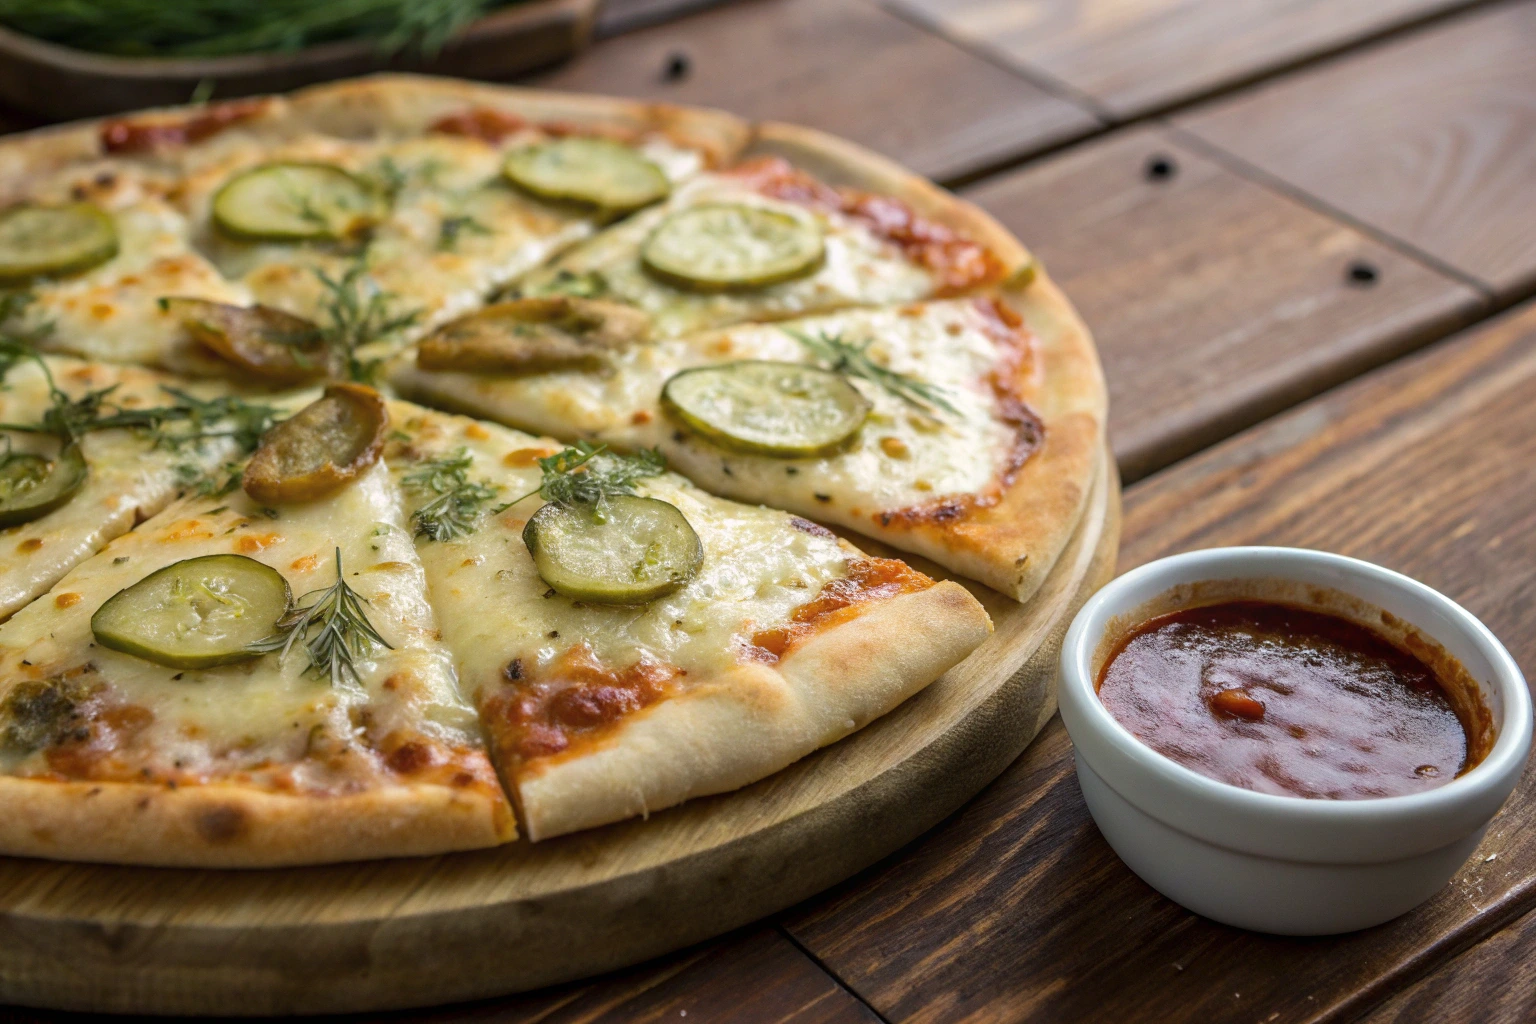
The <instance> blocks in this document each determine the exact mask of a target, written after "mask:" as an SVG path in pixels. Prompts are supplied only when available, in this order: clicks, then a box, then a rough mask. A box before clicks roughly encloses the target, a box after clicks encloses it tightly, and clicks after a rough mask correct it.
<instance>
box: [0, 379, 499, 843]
mask: <svg viewBox="0 0 1536 1024" xmlns="http://www.w3.org/2000/svg"><path fill="white" fill-rule="evenodd" d="M386 426H387V421H386V419H385V413H384V405H383V402H382V400H380V399H379V398H378V397H377V395H373V394H372V393H368V392H365V390H364V389H355V390H353V389H340V390H338V389H332V390H330V391H328V392H327V394H326V395H325V397H323V398H321V399H319V400H318V401H316V402H315V403H313V404H312V405H310V406H307V407H306V408H305V409H303V410H301V411H300V412H299V413H297V414H296V415H295V416H294V417H293V418H292V419H290V420H289V421H287V424H285V425H284V426H280V427H278V428H277V429H275V430H274V431H272V432H270V433H269V434H268V436H267V439H266V440H264V442H263V444H262V447H261V448H260V449H258V450H257V453H256V454H255V456H253V457H252V459H251V462H250V465H249V466H248V467H247V471H246V474H245V479H244V487H245V490H243V491H236V492H234V493H232V494H229V495H227V496H223V497H201V498H189V499H184V500H182V501H180V502H178V503H176V504H174V505H172V506H171V507H169V508H167V509H165V510H164V511H162V512H161V513H160V514H158V515H156V516H155V517H153V518H151V519H150V520H149V521H148V522H146V523H144V524H143V525H142V526H140V527H139V528H138V529H136V530H134V531H132V532H131V533H128V534H126V535H124V536H122V537H119V538H118V539H117V540H116V541H114V542H113V543H112V544H111V545H109V546H108V547H107V548H106V549H105V550H103V551H102V552H100V553H99V554H97V555H95V556H94V557H92V558H90V559H88V560H86V561H85V562H83V563H81V564H80V565H78V566H76V567H75V568H74V569H73V570H72V571H71V572H70V573H69V574H68V575H67V576H65V577H64V579H62V580H61V581H59V583H58V584H57V585H56V586H55V587H54V588H53V589H52V590H51V591H50V592H49V593H48V594H47V595H45V596H44V597H42V598H41V599H39V600H38V601H36V602H35V603H33V604H31V605H29V606H28V607H26V608H24V609H22V610H21V611H20V612H18V613H17V614H16V615H15V616H13V617H12V618H11V619H10V621H9V622H7V623H5V624H4V625H3V626H0V680H3V682H0V808H3V809H4V813H3V814H0V849H3V850H4V852H6V853H7V854H16V855H25V856H40V857H59V858H63V859H69V860H99V861H110V862H117V863H135V864H153V865H168V866H200V867H262V866H270V865H284V864H301V863H321V862H331V861H343V860H354V859H366V858H377V857H392V856H402V855H416V854H429V853H436V852H441V851H446V850H458V849H469V848H475V847H483V846H490V845H494V844H497V843H500V842H504V841H506V840H508V839H510V838H512V837H513V836H514V834H515V826H514V822H513V819H512V815H511V811H510V808H509V806H508V804H507V802H506V798H505V796H504V795H503V793H502V791H501V788H500V785H499V783H498V781H497V779H496V776H495V773H494V771H493V770H492V768H491V764H490V761H489V759H488V757H487V754H486V751H485V747H484V743H483V741H482V739H481V731H480V728H479V725H478V723H477V721H476V718H475V714H474V711H473V710H472V709H471V708H470V707H469V706H468V705H467V704H466V703H465V702H464V701H463V700H462V699H461V697H460V696H459V693H458V690H457V686H456V682H455V677H454V671H453V665H452V660H451V658H450V656H449V654H448V652H447V650H446V649H445V648H444V646H443V644H442V643H441V641H440V640H439V638H438V622H437V620H436V619H435V617H434V614H433V611H432V607H431V605H430V604H429V603H428V601H427V589H426V582H425V578H424V576H423V572H422V567H421V563H420V561H419V560H418V559H417V556H416V553H415V550H414V547H413V545H412V543H411V535H410V532H409V531H408V528H407V525H406V522H405V520H404V518H403V510H402V507H401V502H400V496H399V493H398V491H397V489H396V487H395V485H394V484H393V482H392V481H391V478H390V474H389V471H388V470H387V469H386V467H385V466H384V465H383V464H382V463H381V462H380V461H379V458H378V456H379V450H380V448H381V447H382V438H383V434H384V431H385V430H386ZM252 494H257V495H259V497H252V496H251V495H252Z"/></svg>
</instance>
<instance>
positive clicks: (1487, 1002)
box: [1358, 913, 1536, 1024]
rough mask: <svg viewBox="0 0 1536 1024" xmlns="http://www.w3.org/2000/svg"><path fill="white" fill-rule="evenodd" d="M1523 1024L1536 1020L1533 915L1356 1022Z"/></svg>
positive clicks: (1535, 925) (1535, 930)
mask: <svg viewBox="0 0 1536 1024" xmlns="http://www.w3.org/2000/svg"><path fill="white" fill-rule="evenodd" d="M1462 1020H1464V1021H1477V1022H1478V1024H1524V1022H1527V1021H1531V1020H1536V913H1532V914H1526V915H1525V916H1524V917H1522V918H1521V919H1520V920H1518V921H1516V922H1515V923H1514V924H1512V925H1510V926H1509V927H1508V928H1504V929H1502V930H1500V931H1498V932H1496V933H1494V934H1493V935H1491V936H1489V937H1488V938H1486V939H1484V940H1483V941H1482V942H1480V943H1479V944H1478V945H1476V946H1474V947H1473V948H1472V949H1470V950H1468V951H1467V952H1465V953H1463V954H1462V955H1461V956H1459V957H1457V958H1456V959H1455V960H1452V961H1451V962H1450V963H1448V964H1446V965H1445V966H1444V967H1442V968H1440V969H1439V970H1438V971H1435V972H1434V973H1433V974H1431V975H1429V976H1428V977H1426V978H1423V979H1421V980H1419V981H1417V982H1414V983H1413V984H1412V985H1409V986H1408V987H1407V988H1405V989H1403V990H1402V991H1401V992H1399V993H1397V994H1396V995H1394V996H1392V997H1391V998H1389V999H1387V1000H1386V1002H1384V1003H1382V1004H1381V1005H1380V1006H1378V1007H1376V1009H1374V1010H1372V1011H1371V1012H1370V1013H1367V1014H1366V1015H1365V1016H1364V1017H1361V1018H1360V1019H1359V1021H1358V1024H1418V1022H1419V1021H1462Z"/></svg>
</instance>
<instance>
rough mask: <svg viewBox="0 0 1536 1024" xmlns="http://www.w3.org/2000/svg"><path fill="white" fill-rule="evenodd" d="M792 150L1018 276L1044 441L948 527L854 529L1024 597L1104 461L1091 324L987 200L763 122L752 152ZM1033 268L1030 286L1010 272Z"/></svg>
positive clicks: (1103, 407) (1104, 400)
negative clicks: (988, 499) (981, 504)
mask: <svg viewBox="0 0 1536 1024" xmlns="http://www.w3.org/2000/svg"><path fill="white" fill-rule="evenodd" d="M758 153H762V154H774V155H779V156H784V157H786V158H788V159H789V160H791V161H792V162H794V163H797V164H799V165H800V166H803V167H804V168H805V169H806V170H809V171H811V172H812V173H815V174H817V175H818V176H820V177H823V178H824V179H826V180H827V181H829V182H831V183H833V184H837V185H846V186H848V187H851V188H857V189H864V190H867V191H871V192H880V193H884V194H886V195H890V196H894V197H896V198H898V199H900V200H902V201H903V202H905V203H906V204H907V205H909V206H911V207H912V208H913V209H914V210H916V211H917V212H919V213H921V214H922V215H923V216H925V217H929V218H932V219H934V220H937V221H939V222H940V223H943V224H946V225H948V226H949V227H951V228H954V229H955V230H956V231H958V232H960V233H961V234H963V235H965V236H966V237H969V238H972V239H974V240H976V241H978V242H981V243H982V244H984V245H986V246H987V247H988V248H989V249H991V250H992V251H993V252H994V253H996V254H997V255H998V256H999V257H1000V258H1001V259H1002V260H1003V263H1004V265H1005V266H1006V267H1008V269H1009V271H1010V280H1009V281H1008V282H1007V283H1005V284H1004V285H1003V286H1002V287H1001V288H999V289H998V293H999V294H1000V295H1001V296H1002V297H1003V298H1004V299H1006V300H1007V301H1008V302H1009V304H1010V305H1012V306H1013V307H1014V308H1015V309H1016V310H1017V311H1018V312H1020V313H1021V314H1023V316H1024V322H1025V327H1026V329H1028V330H1029V331H1030V332H1031V333H1032V334H1033V335H1034V338H1035V351H1034V355H1035V360H1034V365H1033V366H1025V367H1023V368H1022V370H1021V379H1020V380H1019V382H1018V384H1019V390H1020V396H1021V397H1022V398H1023V399H1024V400H1025V401H1026V403H1027V404H1028V405H1029V407H1030V408H1031V409H1032V410H1033V411H1034V412H1035V413H1036V414H1037V415H1039V417H1040V418H1041V420H1042V421H1043V422H1044V424H1045V440H1044V443H1043V444H1042V445H1041V446H1040V448H1039V449H1038V450H1037V451H1035V452H1034V454H1033V455H1031V457H1030V459H1029V461H1028V462H1026V463H1025V464H1024V467H1023V468H1022V469H1021V470H1020V471H1019V473H1018V475H1017V476H1015V477H1014V479H1013V481H1012V482H1011V483H1010V484H1009V485H1008V487H1007V488H1006V489H1005V490H1004V492H1003V494H1002V496H1001V498H1000V499H999V501H998V502H997V503H996V504H994V505H991V506H987V507H985V508H979V509H974V510H972V511H971V512H970V513H969V514H968V515H966V516H965V518H963V519H962V520H959V521H951V522H949V523H945V524H931V523H922V524H917V525H912V526H895V527H881V526H880V525H879V524H878V522H872V523H869V524H867V525H861V526H858V527H856V528H857V529H860V530H861V531H862V532H864V533H867V534H869V535H870V536H872V537H875V538H877V539H879V540H881V541H884V542H886V543H888V544H891V545H892V546H893V547H897V548H900V549H902V550H904V551H912V552H914V553H916V554H920V555H924V556H926V557H928V558H931V559H933V560H934V561H936V562H939V563H940V564H943V565H945V566H948V567H950V568H953V569H954V570H955V571H956V572H960V573H963V574H964V575H966V576H970V577H971V578H973V579H976V580H980V581H981V582H982V583H985V584H986V585H987V586H989V587H992V588H993V589H994V590H998V591H1001V592H1002V593H1004V594H1007V595H1008V596H1010V597H1012V598H1014V599H1016V600H1019V601H1026V600H1028V599H1029V597H1030V595H1032V594H1033V593H1034V592H1035V591H1036V590H1037V589H1038V588H1039V586H1040V584H1041V583H1042V582H1044V580H1045V578H1046V576H1047V575H1049V574H1050V571H1051V567H1052V566H1053V565H1055V563H1056V559H1057V557H1058V556H1059V555H1060V553H1061V550H1062V548H1063V547H1064V546H1065V545H1066V543H1067V540H1068V539H1069V538H1070V537H1071V536H1072V531H1073V530H1075V529H1076V528H1077V521H1078V519H1079V518H1080V517H1081V515H1082V510H1083V507H1084V504H1085V502H1086V501H1087V498H1088V493H1089V491H1090V490H1091V489H1092V484H1093V477H1094V473H1095V471H1096V469H1097V467H1098V460H1099V459H1100V458H1101V457H1102V456H1101V452H1102V450H1103V446H1104V434H1105V423H1106V420H1107V417H1108V407H1109V399H1108V392H1107V390H1106V388H1105V384H1104V373H1103V370H1102V368H1101V367H1100V365H1099V357H1098V352H1097V351H1096V350H1095V348H1094V345H1093V337H1092V335H1091V334H1090V333H1089V331H1088V328H1087V326H1086V325H1085V324H1084V323H1083V322H1082V320H1081V319H1080V318H1079V317H1078V315H1077V311H1076V310H1075V309H1074V308H1073V307H1072V304H1071V302H1069V301H1068V300H1067V297H1066V296H1065V295H1063V294H1062V292H1061V290H1060V289H1059V288H1057V287H1056V285H1055V283H1054V282H1052V281H1051V280H1050V277H1049V276H1048V275H1047V274H1046V273H1045V270H1044V268H1043V267H1040V266H1039V265H1038V264H1036V263H1034V262H1033V258H1032V257H1031V256H1030V254H1029V251H1028V250H1027V249H1026V248H1025V247H1024V245H1023V244H1022V243H1021V242H1020V241H1019V240H1018V239H1016V238H1015V237H1014V236H1013V234H1012V233H1011V232H1009V231H1008V229H1007V228H1005V227H1003V226H1002V225H1001V224H999V223H998V222H997V221H996V220H995V219H993V218H992V216H991V215H990V214H988V213H986V212H985V211H984V210H982V209H980V208H979V207H977V206H975V205H973V204H971V203H968V202H966V201H965V200H963V199H960V198H959V197H958V196H955V195H954V194H953V193H950V192H948V191H946V190H945V189H942V188H940V187H939V186H937V185H934V184H933V183H932V182H930V181H928V180H927V179H926V178H922V177H920V176H918V175H916V174H913V173H912V172H911V171H908V170H906V169H905V168H903V167H902V166H901V165H899V164H897V163H895V162H894V161H891V160H888V159H886V158H885V157H882V156H879V155H877V154H875V153H872V152H870V151H869V150H867V149H864V148H863V147H862V146H858V145H856V144H854V143H851V142H847V141H845V140H843V139H839V138H837V137H835V136H832V135H828V134H826V133H825V132H819V131H816V130H815V129H812V128H802V127H800V126H798V125H791V124H782V123H778V122H764V123H762V124H759V125H757V129H756V134H755V136H754V138H753V141H752V144H751V145H750V146H749V147H748V149H747V153H746V155H748V156H750V155H754V154H758ZM1029 266H1033V267H1034V275H1033V278H1032V280H1031V281H1030V282H1029V283H1023V284H1021V283H1020V282H1019V280H1018V279H1016V278H1014V277H1013V275H1015V274H1017V273H1018V271H1020V270H1022V269H1023V268H1025V267H1029Z"/></svg>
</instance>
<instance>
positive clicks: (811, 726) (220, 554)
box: [0, 76, 1104, 867]
mask: <svg viewBox="0 0 1536 1024" xmlns="http://www.w3.org/2000/svg"><path fill="white" fill-rule="evenodd" d="M0 376H3V388H0V433H3V435H4V437H5V439H6V440H5V448H4V451H3V452H0V531H3V532H0V810H3V811H4V813H3V814H0V853H3V854H14V855H25V856H40V857H49V858H56V859H63V860H71V859H73V860H94V861H102V862H109V863H132V864H151V865H164V866H201V867H268V866H283V865H297V864H314V863H328V862H335V861H347V860H361V859H370V858H381V857H395V856H413V855H425V854H435V853H444V852H450V851H455V850H468V849H476V848H483V847H490V846H496V845H499V844H502V843H507V842H511V841H514V840H519V841H545V840H548V839H551V838H553V837H557V836H561V835H566V834H569V833H572V832H577V831H580V830H584V829H591V828H597V827H600V826H603V825H606V824H609V823H612V822H617V821H621V820H625V819H628V818H634V817H644V816H647V815H650V814H652V813H656V812H660V811H663V810H665V809H666V808H668V807H672V806H674V805H677V804H679V803H682V802H684V801H688V800H691V799H694V798H696V797H701V796H705V795H708V794H715V793H722V792H727V791H731V790H735V789H739V788H741V787H744V786H747V785H749V784H750V783H752V782H755V781H756V780H759V779H762V778H764V777H766V776H769V775H771V774H773V773H775V772H777V771H780V770H781V769H783V768H785V767H786V766H788V765H790V764H792V763H794V762H796V761H798V760H799V759H801V758H804V757H805V756H806V755H808V754H810V753H812V752H813V751H815V750H817V749H819V748H821V747H824V746H826V745H828V744H832V743H835V742H837V741H838V740H840V739H842V738H843V737H845V736H847V735H848V734H850V733H852V732H854V731H856V730H858V729H861V728H863V727H865V726H866V725H868V724H869V723H870V722H872V721H874V720H875V719H877V718H879V717H880V716H882V715H884V714H887V713H888V712H890V711H891V710H892V709H893V708H895V707H897V706H898V705H900V704H901V703H902V702H903V701H905V700H907V699H908V698H909V697H911V696H912V695H913V694H914V693H916V692H918V691H919V690H921V689H922V688H923V687H924V686H926V685H928V684H929V683H931V682H932V681H933V680H935V679H936V678H938V677H939V676H941V675H943V674H944V673H945V672H946V671H948V670H949V669H951V668H952V667H954V666H955V665H957V664H959V663H960V662H961V661H963V660H964V659H966V658H967V657H968V656H969V655H970V654H971V653H972V652H974V651H975V650H976V649H977V648H978V647H979V646H981V645H982V644H983V643H985V641H986V638H987V636H988V635H989V634H990V632H991V628H992V627H991V622H990V620H989V618H988V616H987V613H986V612H985V610H984V609H983V605H982V603H981V602H980V601H978V600H977V597H976V596H975V594H973V593H972V589H974V588H975V587H980V586H982V585H985V586H989V587H991V588H993V589H995V590H997V591H999V592H1001V593H1002V594H1005V595H1008V596H1010V597H1012V598H1014V599H1015V600H1020V601H1023V600H1027V599H1028V598H1029V597H1030V595H1031V594H1032V593H1033V591H1034V590H1035V588H1036V587H1038V586H1039V584H1040V582H1041V581H1042V580H1043V579H1044V578H1045V577H1046V575H1047V574H1048V573H1049V572H1050V569H1051V567H1052V565H1053V564H1054V563H1055V561H1056V558H1057V556H1058V554H1059V552H1060V551H1061V550H1062V548H1063V546H1064V545H1065V543H1066V540H1067V538H1068V537H1069V536H1070V535H1071V533H1072V531H1073V530H1074V529H1075V528H1076V525H1077V522H1078V519H1079V517H1080V515H1081V511H1082V507H1083V504H1084V501H1085V498H1086V495H1087V493H1088V490H1089V483H1090V481H1091V480H1092V478H1093V476H1094V474H1095V473H1096V472H1097V467H1098V461H1097V460H1098V459H1100V458H1102V457H1103V456H1102V450H1103V423H1104V393H1103V383H1102V379H1101V377H1100V375H1099V370H1098V364H1097V361H1096V359H1095V357H1094V354H1093V349H1092V342H1091V340H1090V339H1089V337H1088V335H1087V332H1086V330H1085V329H1084V328H1083V327H1082V325H1081V323H1080V322H1079V321H1078V320H1077V318H1076V316H1075V314H1074V313H1073V312H1072V310H1071V307H1070V306H1069V305H1068V304H1067V303H1066V301H1065V299H1064V298H1062V297H1061V295H1060V293H1059V292H1057V291H1056V290H1055V288H1054V286H1053V285H1052V284H1051V282H1050V281H1049V279H1048V278H1047V277H1046V276H1045V274H1044V273H1043V271H1042V270H1041V268H1040V267H1039V266H1038V265H1037V264H1036V263H1035V261H1034V260H1032V258H1031V257H1030V256H1029V254H1028V253H1027V252H1026V251H1025V250H1024V249H1023V248H1022V247H1021V246H1020V245H1019V244H1018V243H1017V242H1016V241H1014V240H1013V239H1012V238H1011V236H1009V235H1008V234H1007V233H1006V232H1004V231H1002V229H1000V228H998V227H997V226H996V225H995V224H994V223H992V222H991V221H990V220H989V219H988V218H986V217H985V215H983V214H981V213H980V212H979V211H976V210H974V209H973V208H971V207H969V206H967V205H965V204H963V203H961V202H960V201H958V200H956V199H954V198H953V197H952V196H949V195H948V194H947V193H943V192H941V191H940V190H938V189H936V188H934V187H932V186H930V185H928V184H926V183H925V182H922V181H921V180H920V179H916V178H914V177H913V176H911V175H909V174H907V173H906V172H904V171H901V170H900V169H899V168H896V167H894V165H890V164H887V163H886V162H884V161H881V160H879V159H877V158H874V157H871V156H870V155H868V154H866V153H864V152H863V151H861V150H856V149H854V148H852V147H848V146H846V145H844V144H841V143H837V142H835V141H834V140H828V139H826V138H825V137H823V136H819V135H816V134H815V133H808V132H804V131H802V130H798V129H791V128H787V127H784V126H771V125H760V126H752V125H747V124H745V123H743V122H740V121H738V120H737V119H735V118H733V117H730V116H729V115H726V114H721V113H716V112H709V111H693V110H683V109H678V108H671V107H666V106H660V105H646V104H639V103H630V102H624V101H618V100H608V99H601V98H595V97H577V96H564V95H560V94H552V93H544V92H537V91H531V90H520V89H511V88H504V87H496V86H483V85H472V84H468V83H462V82H451V81H445V80H434V79H426V78H417V77H410V76H379V77H375V78H368V79H360V80H356V81H352V82H343V83H337V84H335V85H328V86H321V87H317V88H314V89H309V90H305V91H303V92H299V93H296V94H294V95H291V96H287V97H264V98H258V99H252V100H240V101H232V102H228V103H222V104H214V105H204V106H200V107H192V108H182V109H176V110H165V111H152V112H146V113H143V114H137V115H132V116H128V117H123V118H117V119H112V120H108V121H101V122H93V123H87V124H80V125H70V126H64V127H61V128H57V129H48V130H44V131H41V132H36V133H32V134H30V135H26V136H22V137H18V138H14V139H9V140H3V141H0ZM834 528H836V532H835V531H834ZM861 536H862V537H863V538H870V539H872V540H873V541H877V542H879V545H877V546H878V548H879V550H878V551H870V550H869V549H868V548H867V547H866V546H865V542H864V541H862V540H861V539H860V537H861ZM893 552H908V553H912V554H915V555H920V556H923V557H925V558H927V559H929V560H931V562H932V563H934V564H936V565H937V566H939V567H941V568H942V569H944V570H948V571H949V572H953V573H955V574H957V575H960V576H963V577H968V578H969V579H970V580H971V581H973V582H972V583H971V584H969V585H966V584H962V583H961V582H958V581H956V580H954V579H947V578H944V573H942V572H940V571H939V570H938V569H935V568H932V567H931V566H930V567H927V568H926V569H923V568H918V567H917V566H914V565H913V564H910V563H909V562H908V561H907V560H905V559H904V558H903V557H898V556H897V555H896V554H894V553H893Z"/></svg>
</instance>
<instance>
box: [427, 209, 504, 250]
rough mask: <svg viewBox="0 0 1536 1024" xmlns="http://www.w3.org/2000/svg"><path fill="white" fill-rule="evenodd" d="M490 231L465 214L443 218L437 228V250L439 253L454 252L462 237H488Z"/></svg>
mask: <svg viewBox="0 0 1536 1024" xmlns="http://www.w3.org/2000/svg"><path fill="white" fill-rule="evenodd" d="M490 233H491V229H490V228H488V227H486V226H485V225H484V224H482V223H480V222H479V221H478V220H476V219H475V218H473V217H471V216H469V215H468V214H466V213H456V214H452V215H450V216H447V217H444V218H443V221H442V223H441V224H439V225H438V228H437V248H438V250H439V251H440V252H456V251H457V250H458V248H459V239H460V237H462V236H463V235H489V234H490Z"/></svg>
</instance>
